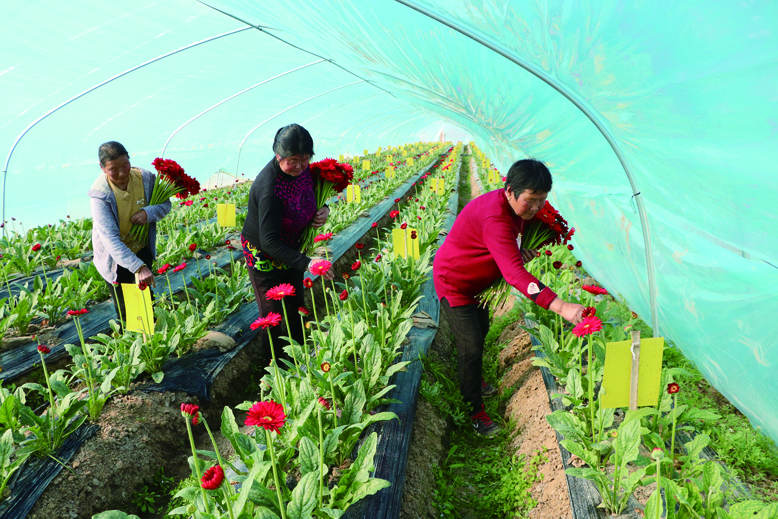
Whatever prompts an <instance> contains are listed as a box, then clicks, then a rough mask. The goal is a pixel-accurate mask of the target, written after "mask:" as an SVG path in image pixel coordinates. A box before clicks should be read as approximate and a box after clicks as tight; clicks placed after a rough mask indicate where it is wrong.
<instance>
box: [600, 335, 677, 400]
mask: <svg viewBox="0 0 778 519" xmlns="http://www.w3.org/2000/svg"><path fill="white" fill-rule="evenodd" d="M664 345H665V340H664V338H663V337H656V338H649V339H640V362H639V370H640V371H639V374H638V407H655V406H656V405H657V403H658V402H659V391H660V390H661V388H660V387H659V382H660V380H661V376H662V354H663V352H664ZM631 346H632V341H622V342H609V343H608V344H606V345H605V374H604V375H603V380H602V390H601V392H600V406H601V407H602V408H603V409H610V408H613V407H628V406H629V396H630V395H629V391H630V389H629V386H630V375H631V372H632V369H631V367H632V352H631V351H630V350H631Z"/></svg>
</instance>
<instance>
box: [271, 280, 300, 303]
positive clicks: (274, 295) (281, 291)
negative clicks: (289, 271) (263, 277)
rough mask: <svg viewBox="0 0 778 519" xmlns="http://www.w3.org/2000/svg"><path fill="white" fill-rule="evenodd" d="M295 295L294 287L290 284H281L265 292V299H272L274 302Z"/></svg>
mask: <svg viewBox="0 0 778 519" xmlns="http://www.w3.org/2000/svg"><path fill="white" fill-rule="evenodd" d="M293 295H294V287H293V286H292V285H290V284H289V283H281V284H280V285H278V286H277V287H273V288H271V289H270V290H268V291H267V292H265V297H267V298H268V299H272V300H273V301H280V300H282V299H283V298H285V297H286V296H293Z"/></svg>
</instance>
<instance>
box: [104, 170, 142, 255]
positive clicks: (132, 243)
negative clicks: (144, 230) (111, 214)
mask: <svg viewBox="0 0 778 519" xmlns="http://www.w3.org/2000/svg"><path fill="white" fill-rule="evenodd" d="M106 179H107V180H108V185H109V186H111V190H112V191H113V194H114V196H115V197H116V210H117V213H118V214H119V239H120V240H122V243H124V244H125V245H126V246H127V247H128V248H129V249H130V250H131V251H132V252H135V253H137V252H138V251H139V250H141V249H142V248H143V247H145V246H146V241H147V240H143V242H142V243H141V242H138V241H137V240H136V239H134V238H131V237H130V235H129V234H130V229H132V222H130V217H132V215H134V214H135V213H137V212H138V211H140V210H141V209H143V208H144V207H146V205H147V204H146V191H145V190H144V189H143V175H142V174H141V172H140V170H139V169H137V168H132V169H130V180H129V182H127V191H122V190H121V189H119V188H118V187H116V185H114V183H113V182H111V179H110V178H108V177H107V176H106Z"/></svg>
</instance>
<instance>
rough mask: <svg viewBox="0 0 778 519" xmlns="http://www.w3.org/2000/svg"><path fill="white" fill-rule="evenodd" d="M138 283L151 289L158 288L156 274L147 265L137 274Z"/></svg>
mask: <svg viewBox="0 0 778 519" xmlns="http://www.w3.org/2000/svg"><path fill="white" fill-rule="evenodd" d="M137 279H138V283H144V284H146V285H148V286H150V287H153V288H156V287H157V282H156V281H155V280H154V274H153V273H152V272H151V270H149V268H148V267H147V266H146V265H143V266H142V267H141V269H140V270H139V271H138V274H137Z"/></svg>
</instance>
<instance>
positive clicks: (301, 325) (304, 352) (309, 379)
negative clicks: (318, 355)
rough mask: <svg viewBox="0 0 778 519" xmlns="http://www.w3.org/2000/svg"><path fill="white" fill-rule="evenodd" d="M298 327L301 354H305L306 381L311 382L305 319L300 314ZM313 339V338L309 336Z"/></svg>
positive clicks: (309, 354) (309, 353)
mask: <svg viewBox="0 0 778 519" xmlns="http://www.w3.org/2000/svg"><path fill="white" fill-rule="evenodd" d="M300 327H301V328H302V330H303V356H305V374H306V375H308V382H311V362H310V361H311V352H309V351H308V337H306V336H305V319H303V316H302V314H300ZM311 340H313V338H311Z"/></svg>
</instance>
